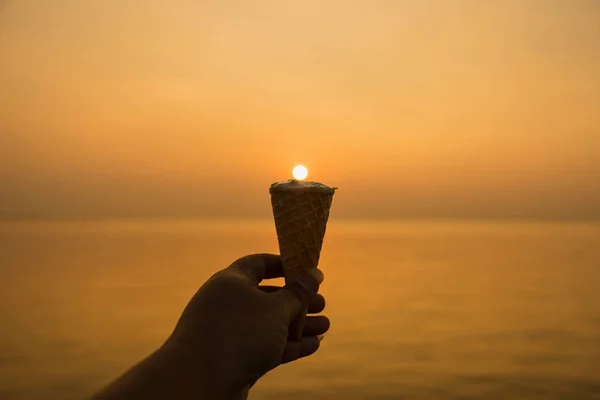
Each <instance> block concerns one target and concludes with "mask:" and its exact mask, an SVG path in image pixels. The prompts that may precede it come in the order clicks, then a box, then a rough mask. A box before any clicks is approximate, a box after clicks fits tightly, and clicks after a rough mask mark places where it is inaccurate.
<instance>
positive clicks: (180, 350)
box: [156, 341, 248, 400]
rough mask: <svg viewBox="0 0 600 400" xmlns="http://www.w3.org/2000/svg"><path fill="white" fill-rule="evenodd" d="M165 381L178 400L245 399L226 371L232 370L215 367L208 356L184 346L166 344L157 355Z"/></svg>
mask: <svg viewBox="0 0 600 400" xmlns="http://www.w3.org/2000/svg"><path fill="white" fill-rule="evenodd" d="M156 354H157V357H158V358H159V359H160V361H159V364H160V365H161V366H163V367H162V370H163V372H162V374H161V375H163V377H164V379H166V380H167V381H169V382H171V384H172V385H173V386H174V389H175V391H174V393H177V395H178V396H179V397H175V396H173V398H177V399H188V398H190V399H191V398H193V399H207V400H208V399H210V400H212V399H215V400H221V399H222V400H238V399H245V398H246V397H247V393H248V390H247V388H244V385H240V384H239V383H238V382H236V379H234V377H232V376H231V375H230V374H229V373H227V372H225V371H231V370H232V369H233V368H232V367H234V366H221V365H216V364H215V361H214V360H213V359H211V358H210V357H208V356H207V354H199V353H197V352H194V351H190V350H189V348H188V347H187V346H179V345H178V344H177V343H173V342H169V341H167V343H165V344H164V345H163V346H162V347H161V348H160V349H159V350H158V351H157V352H156Z"/></svg>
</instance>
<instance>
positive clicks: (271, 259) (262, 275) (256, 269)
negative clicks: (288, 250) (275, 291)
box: [229, 254, 283, 285]
mask: <svg viewBox="0 0 600 400" xmlns="http://www.w3.org/2000/svg"><path fill="white" fill-rule="evenodd" d="M229 268H230V269H232V270H235V271H238V272H240V273H242V274H244V275H245V276H247V277H248V278H250V280H251V281H252V283H253V284H256V285H258V284H259V283H260V282H261V281H262V280H263V279H272V278H281V277H283V265H282V264H281V257H280V256H278V255H276V254H252V255H249V256H245V257H242V258H240V259H238V260H236V261H234V262H233V264H231V265H230V266H229Z"/></svg>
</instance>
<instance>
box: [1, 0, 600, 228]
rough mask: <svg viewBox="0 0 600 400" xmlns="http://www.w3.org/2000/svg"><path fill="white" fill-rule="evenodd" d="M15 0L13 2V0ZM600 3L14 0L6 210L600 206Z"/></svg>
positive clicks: (7, 35) (555, 210)
mask: <svg viewBox="0 0 600 400" xmlns="http://www.w3.org/2000/svg"><path fill="white" fill-rule="evenodd" d="M0 3H2V0H0ZM598 21H600V2H598V1H595V0H569V1H562V0H504V1H501V2H500V1H494V2H491V1H479V0H456V1H445V0H435V1H434V0H429V1H417V0H413V1H402V0H397V1H392V0H387V1H384V0H370V1H350V0H330V1H316V0H304V1H291V0H289V1H288V0H271V1H259V0H252V1H251V0H247V1H239V0H238V1H229V0H219V1H217V0H215V1H200V0H195V1H193V0H174V1H170V2H169V1H163V0H160V1H158V0H143V1H142V0H104V1H87V0H53V1H47V0H4V5H3V6H0V185H1V186H0V216H4V217H15V216H17V217H18V216H26V215H39V216H47V217H73V216H75V217H82V216H91V217H109V216H150V215H151V216H196V215H216V216H217V215H218V216H226V215H230V216H241V215H247V216H268V215H269V212H270V211H269V199H268V186H269V184H270V183H271V182H273V181H275V180H280V179H286V178H288V177H289V175H290V171H291V168H292V166H293V165H294V164H296V163H304V164H306V165H307V166H308V167H309V170H310V171H311V175H310V178H312V179H316V180H320V181H323V182H325V183H330V184H332V185H336V186H339V187H340V188H341V189H340V191H339V192H338V195H336V196H337V198H336V202H335V205H334V207H335V213H336V214H337V215H338V216H340V217H378V218H385V217H406V216H408V217H412V216H419V217H420V216H433V217H437V216H445V217H480V216H485V217H505V216H524V217H526V216H531V217H560V218H564V217H578V218H592V217H594V218H598V217H600V46H599V45H598V41H599V40H600V39H599V38H600V23H598Z"/></svg>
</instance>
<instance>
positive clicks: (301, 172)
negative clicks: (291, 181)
mask: <svg viewBox="0 0 600 400" xmlns="http://www.w3.org/2000/svg"><path fill="white" fill-rule="evenodd" d="M292 175H294V178H295V179H298V180H299V181H301V180H303V179H306V177H307V176H308V169H306V167H305V166H304V165H297V166H295V167H294V170H293V171H292Z"/></svg>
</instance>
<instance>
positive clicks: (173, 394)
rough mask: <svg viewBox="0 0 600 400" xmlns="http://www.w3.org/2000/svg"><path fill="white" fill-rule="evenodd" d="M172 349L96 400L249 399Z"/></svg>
mask: <svg viewBox="0 0 600 400" xmlns="http://www.w3.org/2000/svg"><path fill="white" fill-rule="evenodd" d="M197 368H198V367H197V363H195V364H194V367H192V366H191V365H190V363H187V362H186V360H185V358H184V357H180V356H179V355H177V354H176V353H175V352H172V351H169V349H165V348H161V349H159V350H157V351H156V352H154V353H153V354H152V355H150V356H149V357H148V358H146V359H144V360H143V361H141V362H140V363H139V364H137V365H136V366H134V367H133V368H131V369H130V370H129V371H127V372H126V373H125V374H123V375H122V376H121V377H119V378H118V379H116V380H115V381H113V382H112V383H110V384H109V385H108V386H107V387H106V388H104V389H103V390H101V391H100V392H99V393H97V394H96V395H95V396H94V397H92V400H121V399H123V400H125V399H127V400H134V399H144V400H163V399H173V400H187V399H194V400H221V399H222V400H230V399H231V400H234V399H235V400H237V399H242V398H245V397H246V395H244V394H241V393H239V391H237V393H234V392H233V390H232V389H231V387H227V385H225V384H223V383H222V382H216V381H215V379H213V377H211V371H210V369H209V368H208V366H207V368H206V369H205V370H204V371H198V370H197Z"/></svg>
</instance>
